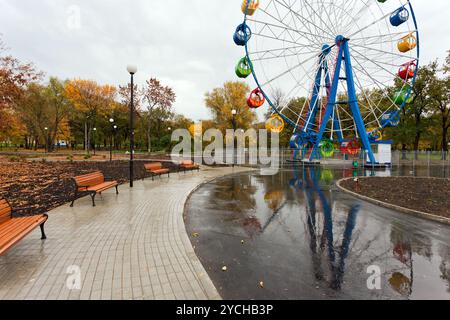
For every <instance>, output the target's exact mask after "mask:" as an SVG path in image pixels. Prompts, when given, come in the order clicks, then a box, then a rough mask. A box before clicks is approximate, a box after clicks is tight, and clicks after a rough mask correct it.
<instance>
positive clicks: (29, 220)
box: [0, 215, 47, 256]
mask: <svg viewBox="0 0 450 320" xmlns="http://www.w3.org/2000/svg"><path fill="white" fill-rule="evenodd" d="M45 221H47V217H46V216H43V215H42V216H32V217H23V218H14V219H11V220H10V221H8V222H5V223H3V224H2V225H0V227H1V228H3V227H5V229H7V230H9V232H7V233H3V232H2V235H0V256H1V255H3V254H4V253H6V251H8V250H9V249H10V248H11V247H12V246H14V245H15V244H17V243H18V242H19V241H20V240H22V239H23V238H25V237H26V236H27V235H28V234H30V233H31V232H32V231H33V230H34V229H36V228H37V227H39V226H40V225H42V224H43V223H45ZM2 231H3V230H2Z"/></svg>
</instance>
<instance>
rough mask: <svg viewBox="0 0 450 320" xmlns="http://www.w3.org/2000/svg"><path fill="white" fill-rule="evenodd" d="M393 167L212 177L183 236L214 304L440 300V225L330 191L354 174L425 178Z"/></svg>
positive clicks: (446, 245) (449, 267)
mask: <svg viewBox="0 0 450 320" xmlns="http://www.w3.org/2000/svg"><path fill="white" fill-rule="evenodd" d="M403 170H404V171H405V172H390V171H384V170H383V171H377V172H367V171H366V172H361V171H360V172H354V171H353V170H351V169H346V170H343V169H331V170H330V169H321V168H297V169H296V168H294V169H289V170H284V171H281V172H280V173H278V174H277V175H274V176H263V175H261V174H260V173H259V172H254V173H247V174H239V175H234V176H231V177H225V178H221V179H219V180H216V181H214V182H212V183H209V184H206V185H204V186H203V187H201V188H200V189H198V190H197V191H196V192H195V193H194V194H193V195H192V197H191V198H190V200H189V202H188V204H187V207H186V226H187V230H188V233H189V235H190V237H191V241H192V243H193V245H194V247H195V251H196V253H197V255H198V257H199V258H200V260H201V262H202V263H203V265H204V267H205V269H206V270H207V272H208V274H209V276H210V277H211V279H212V280H213V282H214V284H215V285H216V287H217V289H218V290H219V292H220V294H221V296H222V297H223V298H224V299H315V300H320V299H396V300H397V299H446V300H447V299H449V300H450V227H449V226H446V225H441V224H438V223H434V222H429V221H426V220H422V219H419V218H415V217H411V216H407V215H405V214H401V213H397V212H394V211H392V210H387V209H383V208H379V207H377V206H375V205H372V204H369V203H365V202H361V201H359V200H357V199H355V198H353V197H351V196H349V195H346V194H344V193H342V192H340V191H338V190H337V189H336V187H335V186H334V182H335V181H336V180H338V179H340V178H342V177H351V176H353V175H356V174H358V175H362V174H364V175H391V174H392V175H406V174H408V173H409V174H411V173H413V174H415V175H430V171H428V170H427V171H426V172H423V173H421V172H420V171H419V172H418V171H416V170H413V171H414V172H411V170H410V169H409V168H403ZM439 170H440V169H438V170H437V171H435V172H432V174H431V175H434V176H440V174H441V173H440V171H439ZM224 267H226V271H224V270H225V269H224Z"/></svg>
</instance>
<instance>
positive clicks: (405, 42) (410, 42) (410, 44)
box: [397, 32, 417, 53]
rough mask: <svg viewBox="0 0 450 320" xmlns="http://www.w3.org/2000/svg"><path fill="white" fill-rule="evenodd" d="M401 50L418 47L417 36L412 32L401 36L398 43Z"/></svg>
mask: <svg viewBox="0 0 450 320" xmlns="http://www.w3.org/2000/svg"><path fill="white" fill-rule="evenodd" d="M397 47H398V50H399V51H400V52H403V53H404V52H408V51H411V50H412V49H414V48H415V47H417V38H416V37H415V36H414V34H413V33H412V32H411V33H410V34H408V35H406V36H404V37H403V38H401V39H400V40H399V41H398V43H397Z"/></svg>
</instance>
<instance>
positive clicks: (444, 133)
mask: <svg viewBox="0 0 450 320" xmlns="http://www.w3.org/2000/svg"><path fill="white" fill-rule="evenodd" d="M447 132H448V125H447V119H445V122H444V123H443V124H442V153H443V154H442V159H443V160H447V153H448V141H447Z"/></svg>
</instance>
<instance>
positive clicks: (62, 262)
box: [0, 168, 244, 300]
mask: <svg viewBox="0 0 450 320" xmlns="http://www.w3.org/2000/svg"><path fill="white" fill-rule="evenodd" d="M235 171H244V169H236V170H235ZM232 172H233V170H232V169H209V168H208V169H205V170H203V171H201V172H200V174H198V173H188V174H180V175H176V174H175V175H173V176H172V177H171V178H170V179H167V178H163V179H162V180H156V181H155V182H152V181H151V179H149V180H146V181H145V182H137V184H136V186H135V188H134V189H133V190H131V189H130V188H128V187H127V186H122V187H121V188H120V191H121V193H120V195H119V196H116V195H115V191H114V190H112V191H111V192H107V193H105V194H104V195H103V199H102V198H100V197H98V201H97V207H96V208H93V207H92V206H91V200H90V197H86V198H83V199H80V200H78V201H77V202H76V203H75V208H70V207H69V206H68V205H66V206H63V207H61V208H58V209H56V210H54V211H52V212H51V213H50V218H49V221H48V222H47V224H46V233H47V236H48V239H47V240H46V241H44V242H42V241H40V240H38V239H39V238H40V232H39V231H35V232H34V233H32V234H31V235H29V236H28V237H27V238H25V239H24V240H23V241H22V242H20V243H19V244H18V245H17V246H16V247H14V248H13V249H12V250H11V251H9V252H8V254H7V255H5V256H3V257H0V299H82V300H87V299H108V300H109V299H124V300H128V299H188V300H195V299H220V296H219V294H218V292H217V290H216V289H215V287H214V285H213V284H212V282H211V280H210V279H209V277H208V275H207V273H206V272H205V270H204V268H203V266H202V265H201V263H200V261H199V260H198V258H197V256H196V255H195V253H194V250H193V248H192V245H191V243H190V240H189V238H188V235H187V233H186V229H185V225H184V221H183V209H184V204H185V202H186V200H187V197H188V196H189V194H190V193H191V192H192V191H193V190H194V189H195V188H196V187H197V186H199V185H200V184H202V183H203V182H206V181H208V180H211V179H213V178H216V177H219V176H223V175H226V174H230V173H232ZM78 270H80V272H79V273H78ZM78 274H80V277H78ZM77 279H81V289H79V290H77V289H72V290H71V289H69V288H68V286H67V282H68V280H69V282H70V283H73V284H75V286H76V284H77Z"/></svg>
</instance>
